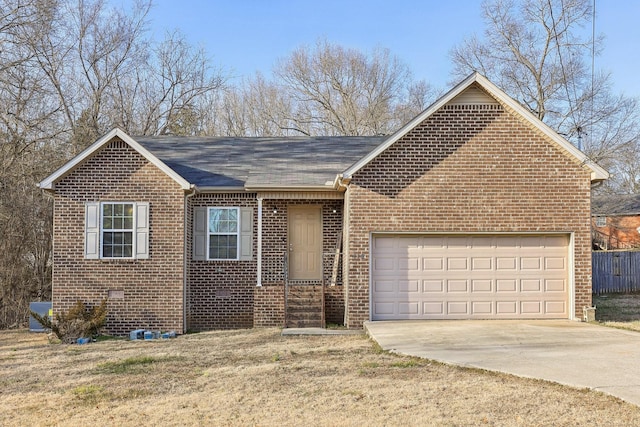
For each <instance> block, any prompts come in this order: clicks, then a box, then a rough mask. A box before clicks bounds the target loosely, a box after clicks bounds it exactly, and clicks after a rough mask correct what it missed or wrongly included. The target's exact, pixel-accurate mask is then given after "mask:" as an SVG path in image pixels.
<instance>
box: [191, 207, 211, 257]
mask: <svg viewBox="0 0 640 427" xmlns="http://www.w3.org/2000/svg"><path fill="white" fill-rule="evenodd" d="M207 217H208V215H207V208H193V255H192V256H193V260H194V261H204V260H206V259H207V222H208V220H207Z"/></svg>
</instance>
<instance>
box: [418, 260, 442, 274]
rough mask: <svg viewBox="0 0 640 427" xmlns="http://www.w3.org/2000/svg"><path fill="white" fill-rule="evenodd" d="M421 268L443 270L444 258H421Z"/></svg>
mask: <svg viewBox="0 0 640 427" xmlns="http://www.w3.org/2000/svg"><path fill="white" fill-rule="evenodd" d="M422 268H423V270H437V271H442V270H444V260H443V259H442V258H423V259H422Z"/></svg>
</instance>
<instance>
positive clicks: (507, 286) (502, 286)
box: [496, 279, 518, 293]
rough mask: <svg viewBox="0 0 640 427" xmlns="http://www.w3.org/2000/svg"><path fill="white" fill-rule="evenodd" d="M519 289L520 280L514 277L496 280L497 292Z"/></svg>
mask: <svg viewBox="0 0 640 427" xmlns="http://www.w3.org/2000/svg"><path fill="white" fill-rule="evenodd" d="M517 289H518V281H517V280H514V279H509V280H496V292H498V293H501V292H516V290H517Z"/></svg>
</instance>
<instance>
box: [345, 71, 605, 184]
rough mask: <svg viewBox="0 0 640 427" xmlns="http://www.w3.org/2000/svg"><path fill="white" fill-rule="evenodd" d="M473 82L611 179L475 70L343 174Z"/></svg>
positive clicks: (595, 175) (595, 173) (598, 177)
mask: <svg viewBox="0 0 640 427" xmlns="http://www.w3.org/2000/svg"><path fill="white" fill-rule="evenodd" d="M473 83H477V84H478V85H480V86H481V87H482V88H483V89H485V90H486V91H487V92H489V93H490V94H491V95H492V96H493V97H494V98H496V99H497V100H498V101H499V102H502V103H504V104H505V105H507V106H509V107H510V108H512V109H513V110H514V111H516V112H517V113H518V114H520V115H521V116H522V117H523V118H524V119H526V120H527V121H529V122H530V123H531V124H532V125H533V126H534V127H536V128H537V129H538V130H540V131H541V132H542V133H543V134H545V135H546V136H548V137H549V138H550V139H551V140H552V141H553V142H554V143H556V144H557V145H558V146H559V147H560V148H561V149H563V150H564V151H566V152H567V153H568V154H569V155H571V156H573V157H574V158H575V159H576V160H578V161H579V162H580V163H582V164H584V165H586V166H587V167H588V168H589V169H590V170H591V181H602V180H605V179H608V178H609V173H608V172H607V171H606V170H604V169H603V168H601V167H600V166H598V165H597V164H595V163H594V162H593V161H591V159H589V158H588V157H587V156H586V155H585V154H584V153H583V152H582V151H580V150H578V149H577V148H576V147H575V146H574V145H573V144H571V143H570V142H569V141H567V140H566V139H564V138H563V137H562V136H560V135H559V134H558V133H557V132H556V131H554V130H553V129H551V128H550V127H549V126H547V125H546V124H545V123H543V122H542V121H541V120H540V119H538V118H537V117H535V116H534V115H533V114H532V113H531V112H530V111H529V110H527V109H526V108H524V107H523V106H522V105H520V104H519V103H518V102H517V101H515V100H514V99H513V98H511V97H510V96H509V95H507V94H506V93H505V92H504V91H502V90H501V89H500V88H498V87H497V86H496V85H494V84H493V83H491V82H490V81H489V80H488V79H487V78H486V77H484V76H482V75H481V74H479V73H478V72H474V73H473V74H471V75H470V76H469V77H467V78H466V79H464V80H463V81H462V82H460V83H458V84H457V85H456V86H455V87H454V88H453V89H451V90H450V91H449V92H447V93H446V94H445V95H443V96H442V97H441V98H440V99H438V100H437V101H436V102H434V103H433V104H431V106H430V107H428V108H427V109H426V110H424V111H423V112H422V113H420V114H419V115H417V116H416V117H415V118H414V119H413V120H411V121H410V122H409V123H407V124H406V125H404V126H403V127H402V128H400V129H399V130H398V131H397V132H396V133H394V134H393V135H391V136H390V137H389V138H388V139H387V140H386V141H384V142H383V143H382V144H380V145H379V146H378V147H376V148H375V149H374V150H373V151H371V152H370V153H369V154H367V155H366V156H365V157H363V158H362V159H360V160H359V161H358V162H356V163H354V164H353V165H352V166H351V167H349V169H347V170H346V171H345V172H344V174H343V177H344V178H345V179H349V178H351V177H352V176H353V174H355V173H356V172H358V171H359V170H360V169H362V168H363V167H364V166H365V165H367V164H368V163H369V162H371V161H372V160H373V159H374V158H376V157H377V156H378V155H380V154H381V153H382V152H383V151H384V150H386V149H387V148H389V147H390V146H391V145H392V144H393V143H395V142H396V141H398V140H399V139H400V138H402V137H403V136H405V135H406V134H407V133H409V131H411V130H412V129H413V128H415V127H416V126H418V125H419V124H420V123H422V122H423V121H424V120H425V119H426V118H427V117H429V116H431V115H432V114H433V113H435V112H436V111H437V110H439V109H440V108H442V107H443V106H444V105H446V104H447V103H448V102H449V101H451V100H452V99H453V98H455V97H456V96H458V95H460V94H461V93H462V92H463V91H464V90H466V89H467V88H468V87H469V86H471V85H472V84H473Z"/></svg>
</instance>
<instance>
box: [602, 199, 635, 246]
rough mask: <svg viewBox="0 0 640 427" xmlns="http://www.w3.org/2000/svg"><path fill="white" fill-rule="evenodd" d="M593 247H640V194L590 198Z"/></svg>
mask: <svg viewBox="0 0 640 427" xmlns="http://www.w3.org/2000/svg"><path fill="white" fill-rule="evenodd" d="M591 227H592V238H593V247H594V248H596V249H600V250H616V249H635V248H640V195H637V194H633V195H602V196H597V197H593V199H592V201H591Z"/></svg>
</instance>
